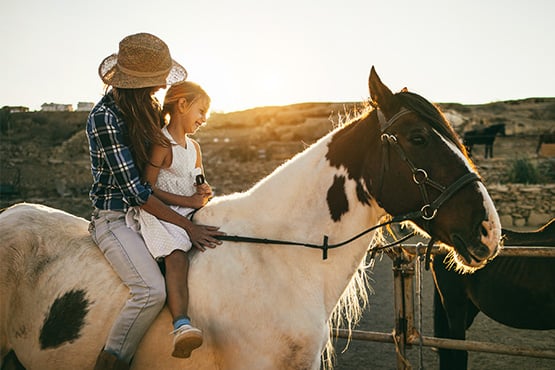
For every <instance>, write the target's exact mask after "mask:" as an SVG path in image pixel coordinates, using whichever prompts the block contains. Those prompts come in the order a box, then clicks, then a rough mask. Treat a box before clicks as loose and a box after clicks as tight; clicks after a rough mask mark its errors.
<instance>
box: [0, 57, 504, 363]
mask: <svg viewBox="0 0 555 370" xmlns="http://www.w3.org/2000/svg"><path fill="white" fill-rule="evenodd" d="M368 85H369V90H370V98H371V104H369V105H368V106H367V107H366V109H365V112H363V113H361V114H360V116H357V117H356V118H353V119H352V120H351V121H349V122H345V123H344V124H342V125H341V126H339V127H336V128H335V129H333V130H332V131H330V132H329V133H328V134H326V135H324V136H323V137H322V138H320V139H319V140H318V141H316V142H315V143H314V144H312V145H311V146H309V147H308V148H306V149H305V150H304V151H302V152H301V153H298V154H296V155H295V156H294V157H293V158H292V159H290V160H289V161H287V162H285V163H284V164H282V165H280V166H279V167H278V168H277V169H276V170H275V171H274V172H272V173H271V174H270V175H269V176H267V177H265V178H264V179H262V180H260V181H259V182H258V183H257V184H255V185H254V186H253V187H252V188H251V189H249V190H247V191H245V192H242V193H235V194H228V195H222V196H218V197H215V198H214V199H212V200H211V201H210V202H209V203H208V204H207V205H206V206H205V207H203V208H201V209H199V210H198V212H197V213H196V214H195V216H194V221H195V222H197V223H201V224H211V225H219V226H220V228H221V230H222V231H225V232H226V233H227V238H224V239H223V240H224V242H223V244H222V245H220V246H218V247H217V248H215V249H211V250H207V251H205V252H204V253H200V252H196V253H194V252H193V253H191V254H190V271H189V287H190V288H189V289H190V305H189V313H190V315H191V317H192V318H193V319H194V323H195V326H197V327H199V328H201V329H202V330H203V333H204V343H203V345H202V346H201V347H200V348H198V349H197V350H195V351H194V352H193V354H192V356H191V357H190V358H189V359H176V358H173V357H171V355H170V353H171V348H172V345H171V341H172V337H171V336H170V335H169V328H170V327H171V317H170V314H169V312H168V310H167V308H164V309H163V310H162V312H161V313H160V315H159V316H158V318H157V319H156V320H155V322H154V323H153V324H152V326H151V327H150V328H149V330H148V331H147V333H146V334H145V336H144V338H143V339H142V341H141V343H140V345H139V348H138V350H137V352H136V355H135V357H134V359H133V361H132V363H131V369H152V368H164V369H170V370H171V369H196V370H198V369H211V370H212V369H230V370H234V369H262V370H263V369H314V370H316V369H319V368H320V366H322V365H324V366H328V365H329V366H333V354H331V355H329V356H325V355H324V354H325V353H330V352H333V346H332V342H331V329H330V325H332V324H331V323H332V322H334V319H336V318H338V317H341V318H342V320H341V321H342V322H343V323H344V325H345V320H346V322H347V325H351V324H350V323H352V322H353V321H350V320H356V318H357V317H360V313H361V309H362V308H361V307H360V305H364V304H365V303H366V302H367V296H366V295H365V294H366V293H365V292H366V279H367V277H366V275H365V269H364V265H365V264H364V262H365V261H364V260H365V256H366V253H367V250H368V246H369V244H370V241H371V239H372V236H373V234H374V229H375V228H376V227H377V226H379V225H380V219H382V218H383V217H388V216H390V217H395V218H398V219H402V220H411V221H412V222H413V223H414V224H415V225H416V226H417V227H419V228H421V230H422V231H424V232H426V233H428V234H430V235H431V237H433V238H434V239H436V240H438V241H440V242H442V243H445V245H447V246H449V248H451V249H452V250H453V253H454V256H455V259H456V261H457V263H459V264H461V266H462V267H463V268H468V269H476V268H480V267H482V266H483V265H484V264H486V263H487V261H488V260H489V259H491V258H493V257H495V255H496V253H497V251H498V248H499V246H500V241H501V224H500V222H499V216H498V214H497V212H496V210H495V207H494V205H493V201H492V199H491V197H490V195H489V194H488V192H487V190H486V188H485V186H484V185H483V183H482V182H481V181H480V178H479V175H478V173H477V171H476V168H475V167H474V166H473V164H472V161H471V160H470V158H469V157H468V156H467V155H466V152H465V149H464V147H463V146H462V144H461V143H460V141H459V140H458V137H457V136H456V134H455V132H454V131H453V129H452V127H451V126H450V125H449V123H448V122H447V121H446V120H445V118H444V117H443V115H442V114H441V112H440V111H439V110H438V108H437V107H436V106H434V105H433V104H431V103H430V102H429V101H427V100H426V99H425V98H423V97H421V96H420V95H417V94H415V93H412V92H409V91H406V90H403V91H400V92H398V93H395V94H394V93H392V92H391V90H390V89H389V88H388V87H387V86H386V85H385V84H383V83H382V81H381V80H380V78H379V76H378V74H377V73H376V71H375V69H374V67H372V68H371V71H370V77H369V80H368ZM87 227H88V222H87V221H86V220H85V219H82V218H79V217H76V216H73V215H71V214H68V213H66V212H64V211H61V210H56V209H52V208H50V207H46V206H42V205H36V204H18V205H14V206H12V207H10V208H9V209H7V210H5V211H4V212H3V213H2V214H0V297H1V300H0V302H1V303H0V320H1V321H0V355H1V358H4V357H9V358H10V359H11V360H10V361H13V359H17V361H18V362H19V363H20V364H21V366H22V367H24V368H27V369H39V368H40V369H44V370H49V369H57V370H60V369H86V368H92V367H93V364H94V361H95V358H96V356H97V355H98V353H99V352H100V351H101V350H102V346H103V343H104V340H105V338H106V336H107V333H108V331H109V329H110V327H111V324H112V322H113V319H114V316H115V315H116V313H117V312H118V310H119V309H120V308H121V307H122V305H123V302H124V301H125V299H127V296H128V289H127V288H126V287H125V286H124V285H123V284H122V282H121V281H120V280H119V279H118V277H117V275H115V273H114V272H113V271H112V269H111V268H110V266H109V264H108V263H107V262H106V260H105V258H104V257H103V256H102V254H101V252H100V251H99V250H98V248H97V247H96V246H95V245H94V244H93V242H92V241H91V238H90V236H89V233H88V231H87ZM361 230H365V231H364V232H360V231H361ZM353 235H355V237H353ZM234 236H235V237H238V239H236V240H231V239H232V237H234ZM240 237H245V238H244V239H241V238H240ZM226 239H227V240H226ZM264 241H266V243H265V242H264ZM320 241H321V244H320ZM296 242H300V243H299V244H303V243H304V244H306V245H304V244H303V245H304V246H303V245H297V244H296ZM361 301H364V302H362V303H361Z"/></svg>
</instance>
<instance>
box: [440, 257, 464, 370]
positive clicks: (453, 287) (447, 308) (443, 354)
mask: <svg viewBox="0 0 555 370" xmlns="http://www.w3.org/2000/svg"><path fill="white" fill-rule="evenodd" d="M442 257H443V256H441V255H436V256H435V258H434V260H433V264H432V273H433V276H434V282H435V286H436V295H437V298H436V297H434V298H435V299H434V335H435V336H436V337H438V338H448V339H459V340H464V339H465V337H466V327H467V317H468V314H467V312H468V308H469V307H470V306H469V305H471V304H472V303H471V302H470V300H469V299H468V297H467V295H466V291H465V286H464V280H463V279H464V275H460V274H459V273H457V272H454V271H450V270H447V268H446V267H445V265H444V264H443V258H442ZM467 361H468V353H467V352H466V351H457V350H451V349H444V348H440V349H439V366H440V370H466V367H467Z"/></svg>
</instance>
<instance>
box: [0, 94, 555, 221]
mask: <svg viewBox="0 0 555 370" xmlns="http://www.w3.org/2000/svg"><path fill="white" fill-rule="evenodd" d="M438 105H439V106H440V107H441V109H442V110H443V111H444V113H445V114H446V116H447V117H448V118H449V120H450V121H451V123H452V124H453V126H454V127H455V129H456V130H457V132H458V133H459V134H462V133H463V132H464V131H465V130H468V129H470V128H472V127H474V126H476V125H480V124H481V125H489V124H493V123H499V122H503V123H505V124H506V133H507V136H506V137H503V138H498V139H497V141H496V148H495V150H496V156H497V157H498V158H496V159H494V160H487V161H485V160H483V159H482V158H481V156H483V154H482V149H481V148H477V149H476V151H475V153H476V154H475V160H476V162H477V163H478V165H479V166H480V167H481V168H482V175H484V177H485V178H486V180H487V179H488V171H490V169H492V168H495V169H496V171H497V173H496V174H495V175H494V174H491V175H489V176H490V177H491V178H492V180H491V181H504V180H503V174H502V173H501V174H499V168H501V169H502V168H504V167H507V166H508V165H509V164H508V163H509V162H510V161H511V160H514V159H515V158H529V159H530V160H531V161H532V162H533V164H534V165H536V166H538V167H539V169H540V171H541V172H544V173H547V174H548V175H549V174H550V173H552V172H554V171H553V161H551V160H549V159H547V160H546V159H539V158H537V155H536V153H535V146H536V143H537V140H538V135H539V134H541V133H545V132H550V131H553V130H554V128H555V98H529V99H524V100H516V101H506V102H496V103H491V104H484V105H461V104H455V103H446V104H438ZM363 108H364V107H363V104H361V103H302V104H294V105H289V106H280V107H261V108H255V109H250V110H245V111H240V112H232V113H227V114H222V113H214V114H212V115H211V117H210V118H209V121H208V125H207V126H205V127H204V128H202V129H201V130H200V131H199V133H197V135H196V139H197V140H199V141H200V143H201V145H202V147H203V153H204V164H205V167H206V174H207V178H208V180H209V182H210V183H211V184H212V186H213V187H215V189H216V191H217V193H219V194H225V193H230V192H235V191H242V190H245V189H247V188H249V187H250V186H252V185H253V184H254V183H255V182H256V181H258V180H259V179H261V178H262V177H264V176H265V175H267V174H269V173H270V172H271V171H272V170H273V169H274V168H276V167H277V166H278V165H279V164H281V163H282V162H283V161H285V160H287V159H288V158H290V157H291V156H292V155H294V154H295V153H297V152H299V151H302V150H303V149H304V148H305V147H306V146H308V145H310V144H311V143H313V142H314V141H316V140H317V139H318V138H320V137H321V136H323V135H325V134H326V133H327V132H329V131H330V130H332V129H333V128H334V127H336V126H337V125H340V124H341V123H343V122H345V121H348V120H349V119H350V118H352V117H354V116H356V115H357V114H358V112H359V111H360V110H361V109H363ZM3 113H4V114H2V115H1V116H0V133H1V134H0V159H1V160H0V184H1V185H2V188H1V189H2V194H1V198H0V206H1V207H5V206H8V205H10V204H13V203H15V202H20V201H28V202H39V203H45V204H48V205H51V206H54V207H58V208H62V209H64V210H67V211H70V212H72V213H75V214H77V215H80V216H83V217H88V213H89V209H90V206H89V201H88V198H87V192H88V189H89V186H90V181H91V179H90V172H89V162H88V151H87V143H86V137H85V134H84V127H85V122H86V116H87V114H86V113H83V112H52V113H50V112H49V113H46V112H30V113H14V114H11V115H10V114H6V113H5V112H3ZM500 161H501V162H500ZM542 181H549V182H553V179H552V177H550V175H549V176H547V177H544V178H543V180H542ZM12 191H13V192H12Z"/></svg>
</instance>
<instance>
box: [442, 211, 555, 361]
mask: <svg viewBox="0 0 555 370" xmlns="http://www.w3.org/2000/svg"><path fill="white" fill-rule="evenodd" d="M503 234H504V237H505V241H504V243H505V244H506V245H512V246H550V247H554V246H555V219H551V221H549V222H548V223H547V224H545V225H544V226H543V227H541V228H539V229H538V230H536V231H534V232H518V231H512V230H509V229H503ZM432 273H433V277H434V282H435V293H434V335H435V336H436V337H440V338H451V339H461V340H464V339H465V332H466V330H468V328H470V326H471V325H472V322H473V321H474V318H475V317H476V315H477V314H478V313H479V312H480V311H482V312H483V313H484V314H485V315H487V316H488V317H490V318H491V319H493V320H495V321H497V322H499V323H501V324H504V325H508V326H511V327H514V328H520V329H532V330H547V329H555V316H554V315H553V313H554V312H555V258H546V257H514V256H498V257H496V258H495V259H494V260H493V261H491V262H490V263H489V264H488V265H487V266H485V267H484V268H483V269H480V270H479V271H476V273H474V274H472V275H461V274H459V273H457V272H455V271H452V270H449V268H448V267H447V266H446V265H445V263H444V261H443V258H441V256H440V255H436V256H434V259H433V263H432ZM467 362H468V352H467V351H459V350H450V349H443V348H440V349H439V363H440V369H446V370H447V369H453V370H465V369H466V368H467Z"/></svg>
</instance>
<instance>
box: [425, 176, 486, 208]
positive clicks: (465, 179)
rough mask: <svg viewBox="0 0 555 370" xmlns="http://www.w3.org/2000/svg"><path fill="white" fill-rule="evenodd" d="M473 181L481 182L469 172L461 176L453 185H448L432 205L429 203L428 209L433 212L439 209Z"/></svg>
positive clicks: (478, 177)
mask: <svg viewBox="0 0 555 370" xmlns="http://www.w3.org/2000/svg"><path fill="white" fill-rule="evenodd" d="M474 181H482V180H481V179H480V176H478V175H477V174H476V173H474V172H469V173H467V174H466V175H464V176H462V177H461V178H459V179H458V180H457V181H455V182H454V183H452V184H451V185H449V187H448V188H447V189H445V190H444V191H443V192H442V193H441V194H440V195H439V197H437V198H436V200H434V201H433V202H432V203H430V208H431V209H433V210H436V209H439V207H441V205H442V204H443V203H445V202H446V201H447V199H449V198H451V197H452V196H453V195H455V193H456V192H458V191H459V190H460V189H462V188H463V187H464V186H466V185H468V184H470V183H471V182H474Z"/></svg>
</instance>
